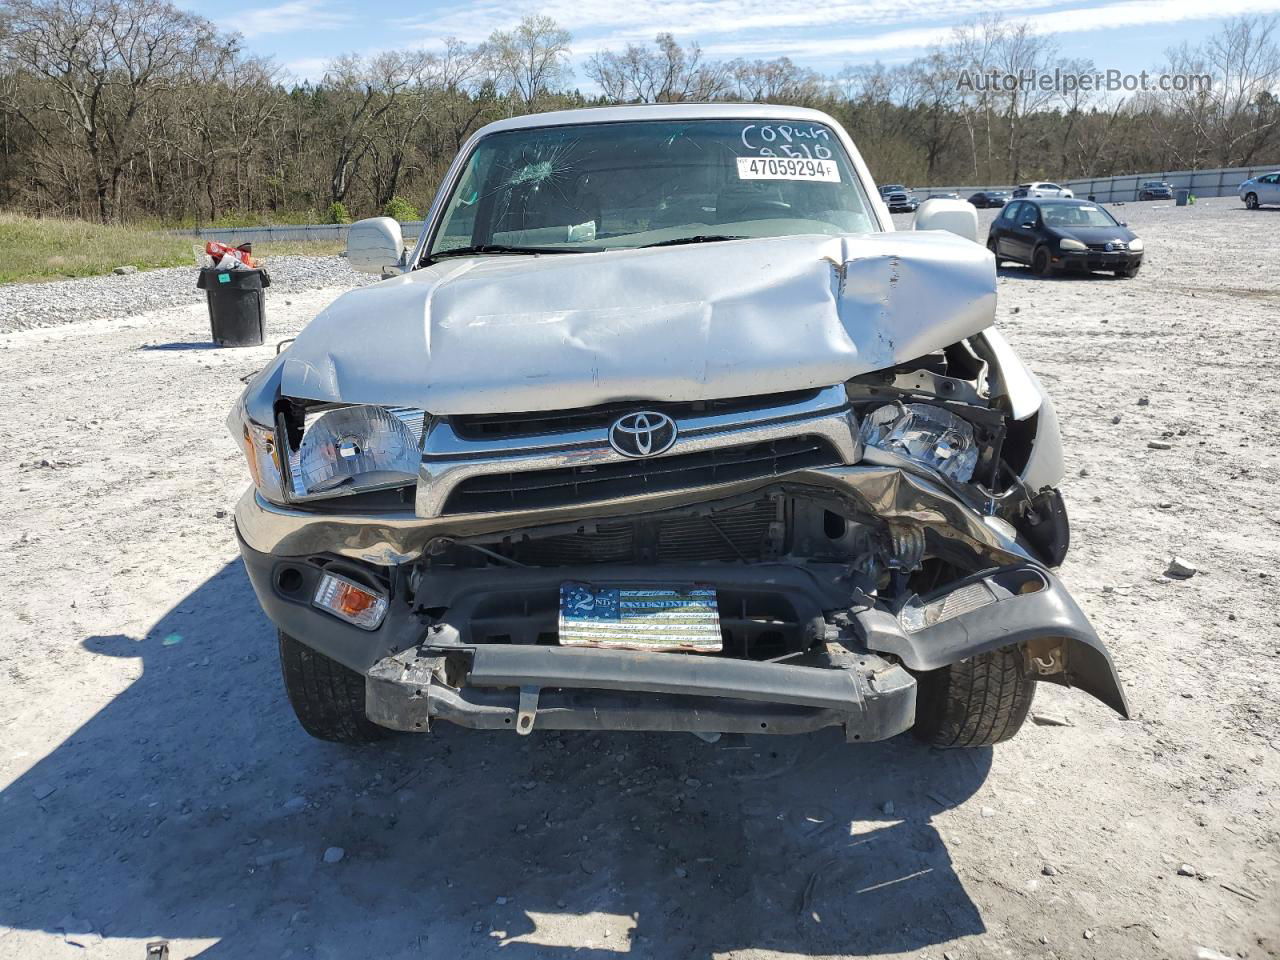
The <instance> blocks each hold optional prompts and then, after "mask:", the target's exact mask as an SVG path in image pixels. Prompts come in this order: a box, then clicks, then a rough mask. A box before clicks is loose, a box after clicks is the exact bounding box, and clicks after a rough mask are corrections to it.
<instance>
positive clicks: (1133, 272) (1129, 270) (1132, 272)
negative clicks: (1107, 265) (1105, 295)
mask: <svg viewBox="0 0 1280 960" xmlns="http://www.w3.org/2000/svg"><path fill="white" fill-rule="evenodd" d="M1141 269H1142V265H1141V264H1139V265H1138V266H1136V267H1126V268H1125V269H1123V270H1117V271H1116V276H1117V277H1120V278H1121V279H1123V280H1132V279H1133V278H1134V277H1136V276H1137V275H1138V271H1139V270H1141Z"/></svg>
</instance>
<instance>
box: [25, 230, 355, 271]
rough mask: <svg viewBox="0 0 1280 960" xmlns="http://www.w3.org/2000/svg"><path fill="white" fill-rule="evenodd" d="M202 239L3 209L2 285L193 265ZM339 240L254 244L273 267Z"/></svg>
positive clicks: (319, 253) (337, 245) (329, 252)
mask: <svg viewBox="0 0 1280 960" xmlns="http://www.w3.org/2000/svg"><path fill="white" fill-rule="evenodd" d="M197 245H198V246H200V247H202V248H203V246H204V243H203V241H201V240H200V239H199V238H198V237H193V236H185V235H182V234H174V233H168V232H166V231H164V230H155V229H150V228H146V227H124V226H111V227H104V226H102V225H101V224H97V223H88V222H86V221H82V220H56V219H43V220H37V219H36V218H34V217H24V216H20V215H18V214H11V213H0V283H21V282H26V281H38V280H54V279H58V278H59V277H96V276H101V275H102V274H105V273H110V272H111V271H112V270H113V269H115V268H116V267H121V266H130V265H131V266H135V267H137V268H138V269H139V270H153V269H155V268H157V267H191V268H192V269H195V262H196V260H195V251H194V249H193V247H195V246H197ZM342 248H343V243H342V242H341V241H338V240H316V241H305V242H296V243H291V242H264V243H255V244H254V247H253V253H254V256H255V257H260V258H262V259H263V260H264V261H266V264H265V265H266V267H267V269H270V268H271V262H270V258H271V257H272V256H286V255H289V256H311V257H326V256H333V255H334V254H337V253H339V252H340V251H341V250H342Z"/></svg>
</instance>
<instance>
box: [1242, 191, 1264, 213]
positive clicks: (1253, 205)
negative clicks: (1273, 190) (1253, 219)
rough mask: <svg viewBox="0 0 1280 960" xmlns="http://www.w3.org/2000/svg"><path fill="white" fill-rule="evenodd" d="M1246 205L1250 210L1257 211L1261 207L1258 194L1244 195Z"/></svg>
mask: <svg viewBox="0 0 1280 960" xmlns="http://www.w3.org/2000/svg"><path fill="white" fill-rule="evenodd" d="M1244 205H1245V206H1246V207H1248V208H1249V209H1250V210H1257V209H1258V207H1259V206H1261V204H1259V203H1258V195H1257V194H1256V193H1246V194H1245V195H1244Z"/></svg>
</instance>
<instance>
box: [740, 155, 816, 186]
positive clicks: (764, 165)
mask: <svg viewBox="0 0 1280 960" xmlns="http://www.w3.org/2000/svg"><path fill="white" fill-rule="evenodd" d="M738 179H739V180H818V181H820V182H822V183H839V182H840V168H839V167H838V166H836V162H835V161H834V160H812V159H809V158H808V157H738Z"/></svg>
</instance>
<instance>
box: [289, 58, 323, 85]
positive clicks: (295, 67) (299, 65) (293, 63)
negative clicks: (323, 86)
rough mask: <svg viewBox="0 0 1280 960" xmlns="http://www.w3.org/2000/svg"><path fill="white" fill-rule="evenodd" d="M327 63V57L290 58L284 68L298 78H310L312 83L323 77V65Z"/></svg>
mask: <svg viewBox="0 0 1280 960" xmlns="http://www.w3.org/2000/svg"><path fill="white" fill-rule="evenodd" d="M328 65H329V58H328V57H301V58H299V59H297V60H290V61H289V62H288V63H286V64H285V65H284V68H285V70H287V71H289V73H291V74H292V75H293V76H294V77H295V78H297V79H298V80H310V81H312V82H313V83H314V82H318V81H320V80H322V79H323V78H324V71H325V67H327V66H328Z"/></svg>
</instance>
